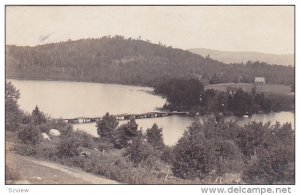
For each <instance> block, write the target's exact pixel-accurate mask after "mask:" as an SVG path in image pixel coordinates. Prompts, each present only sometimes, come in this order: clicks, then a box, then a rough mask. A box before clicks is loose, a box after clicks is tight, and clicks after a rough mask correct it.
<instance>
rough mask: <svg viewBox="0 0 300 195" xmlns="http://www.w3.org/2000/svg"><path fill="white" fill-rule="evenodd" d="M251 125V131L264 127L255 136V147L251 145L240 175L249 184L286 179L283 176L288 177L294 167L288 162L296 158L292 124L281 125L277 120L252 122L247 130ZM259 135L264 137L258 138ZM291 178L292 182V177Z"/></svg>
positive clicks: (272, 182)
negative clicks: (265, 123)
mask: <svg viewBox="0 0 300 195" xmlns="http://www.w3.org/2000/svg"><path fill="white" fill-rule="evenodd" d="M253 128H254V130H253ZM251 129H252V131H250V132H261V131H263V133H260V134H256V136H254V137H255V139H253V140H254V141H255V142H254V144H255V148H250V149H251V152H252V153H251V154H252V155H251V156H250V158H249V159H250V160H249V163H248V165H247V166H246V169H245V171H244V172H243V179H244V180H245V181H246V182H247V183H250V184H274V183H283V182H285V181H284V178H286V176H287V177H291V175H294V171H295V170H290V165H291V164H294V162H295V159H294V152H295V143H294V131H293V130H292V127H291V125H290V124H285V125H283V126H280V125H279V124H278V123H277V124H276V125H274V126H270V124H267V125H264V126H262V125H257V124H254V123H253V124H250V125H248V126H247V130H251ZM262 136H263V138H260V137H262ZM250 139H251V137H250ZM248 141H250V140H248ZM287 173H288V174H289V175H287ZM290 182H291V183H294V180H292V181H290Z"/></svg>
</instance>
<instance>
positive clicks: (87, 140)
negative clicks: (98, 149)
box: [72, 131, 96, 148]
mask: <svg viewBox="0 0 300 195" xmlns="http://www.w3.org/2000/svg"><path fill="white" fill-rule="evenodd" d="M72 137H74V139H75V140H76V141H77V142H78V144H79V146H82V147H85V148H94V147H95V146H96V145H95V144H94V140H93V137H92V136H91V135H89V134H87V133H86V132H84V131H74V132H73V133H72Z"/></svg>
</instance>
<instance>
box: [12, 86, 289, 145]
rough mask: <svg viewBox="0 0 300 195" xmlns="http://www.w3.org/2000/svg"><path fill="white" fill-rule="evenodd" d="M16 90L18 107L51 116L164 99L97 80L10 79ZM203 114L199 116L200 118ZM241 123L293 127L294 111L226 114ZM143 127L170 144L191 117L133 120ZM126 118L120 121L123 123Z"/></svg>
mask: <svg viewBox="0 0 300 195" xmlns="http://www.w3.org/2000/svg"><path fill="white" fill-rule="evenodd" d="M10 81H11V82H12V83H13V85H14V86H15V87H16V88H17V89H19V90H20V93H21V97H20V100H19V104H20V107H21V109H23V110H24V111H27V112H31V111H32V110H33V109H34V107H35V106H36V105H38V106H39V108H40V109H41V110H42V111H43V112H44V113H47V114H49V115H50V116H51V117H54V118H60V117H61V118H72V117H80V116H86V117H97V116H103V115H104V114H105V113H106V112H109V113H111V114H122V113H144V112H150V111H154V110H155V109H156V108H157V107H162V106H163V104H164V103H165V101H166V100H165V99H164V98H162V97H160V96H154V95H152V94H151V92H153V89H152V88H149V87H136V86H129V85H118V84H100V83H86V82H65V81H24V80H10ZM203 119H205V117H200V120H203ZM226 120H236V121H237V122H238V123H239V124H241V125H243V124H245V123H248V122H251V121H254V120H255V121H262V122H268V121H271V123H272V124H274V123H275V122H276V121H278V122H280V123H285V122H291V123H292V125H293V128H294V113H292V112H279V113H271V114H259V115H253V116H252V117H250V118H238V117H227V118H226ZM136 121H137V123H138V124H139V127H140V128H142V129H143V130H146V129H147V128H150V127H151V126H152V125H153V123H156V124H157V125H158V126H159V127H161V128H163V137H164V141H165V143H166V144H167V145H174V144H175V143H176V142H177V140H178V139H179V138H180V137H181V136H182V134H183V132H184V130H185V129H186V127H187V126H189V125H190V124H191V123H192V122H193V121H194V118H192V117H182V116H168V117H162V118H152V119H140V120H136ZM125 122H126V121H120V123H119V124H123V123H125ZM73 127H74V129H81V130H84V131H86V132H88V133H90V134H91V135H94V136H97V131H96V127H95V123H90V124H76V125H73Z"/></svg>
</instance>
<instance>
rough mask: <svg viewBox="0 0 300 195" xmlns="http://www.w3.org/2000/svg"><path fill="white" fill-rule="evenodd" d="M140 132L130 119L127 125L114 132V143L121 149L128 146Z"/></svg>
mask: <svg viewBox="0 0 300 195" xmlns="http://www.w3.org/2000/svg"><path fill="white" fill-rule="evenodd" d="M140 133H141V132H140V131H139V130H138V125H137V124H136V122H135V120H134V119H132V120H130V121H129V122H128V123H126V124H123V125H121V126H120V127H118V129H116V130H115V132H114V135H113V136H114V143H115V146H116V147H117V148H123V147H126V146H128V144H129V142H130V141H132V140H133V139H134V138H135V137H136V136H138V135H139V134H140Z"/></svg>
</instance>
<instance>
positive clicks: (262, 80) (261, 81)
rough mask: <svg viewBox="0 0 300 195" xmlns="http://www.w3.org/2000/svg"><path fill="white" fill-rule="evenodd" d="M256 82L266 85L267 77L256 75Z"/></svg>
mask: <svg viewBox="0 0 300 195" xmlns="http://www.w3.org/2000/svg"><path fill="white" fill-rule="evenodd" d="M254 83H255V84H257V85H264V84H266V79H265V77H255V79H254Z"/></svg>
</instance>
